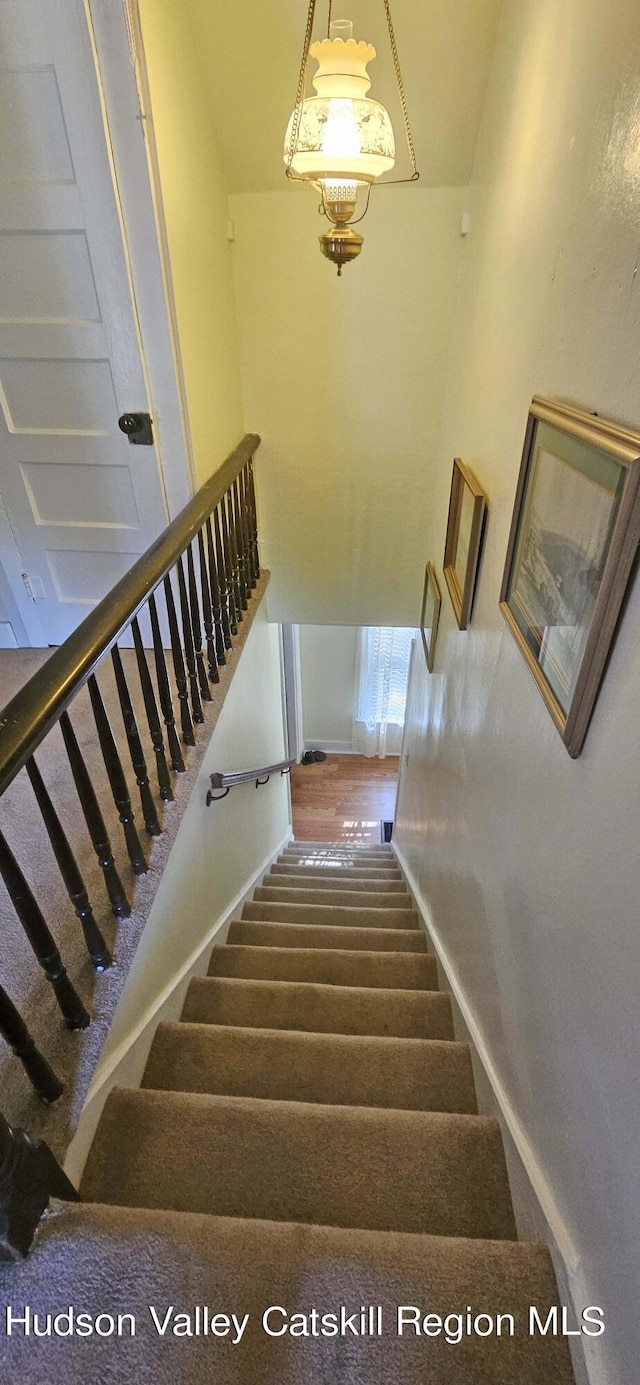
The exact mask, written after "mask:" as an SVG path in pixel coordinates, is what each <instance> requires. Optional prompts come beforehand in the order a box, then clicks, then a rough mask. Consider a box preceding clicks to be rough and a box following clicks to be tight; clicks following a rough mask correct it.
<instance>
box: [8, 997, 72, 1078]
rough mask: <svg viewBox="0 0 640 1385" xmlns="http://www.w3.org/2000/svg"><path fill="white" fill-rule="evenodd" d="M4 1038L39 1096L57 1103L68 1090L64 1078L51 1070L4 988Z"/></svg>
mask: <svg viewBox="0 0 640 1385" xmlns="http://www.w3.org/2000/svg"><path fill="white" fill-rule="evenodd" d="M0 1034H1V1035H2V1038H3V1039H4V1041H5V1043H7V1044H8V1045H9V1047H10V1048H11V1050H12V1052H13V1053H15V1055H16V1058H19V1059H20V1062H21V1063H22V1066H23V1068H24V1070H25V1072H26V1074H27V1077H28V1078H29V1081H30V1082H31V1085H32V1086H33V1087H34V1088H35V1090H36V1092H37V1093H38V1096H40V1097H42V1100H43V1101H47V1102H49V1103H51V1102H53V1101H57V1100H58V1097H59V1096H62V1092H63V1090H64V1088H63V1086H62V1083H61V1081H60V1078H59V1077H56V1074H55V1072H54V1071H53V1068H51V1067H50V1066H49V1064H48V1062H47V1060H46V1058H44V1057H43V1055H42V1054H41V1052H40V1050H39V1049H37V1048H36V1044H35V1039H34V1038H33V1036H32V1035H31V1034H30V1033H29V1030H28V1029H27V1026H26V1024H25V1022H24V1020H23V1018H22V1015H21V1014H20V1012H19V1010H16V1007H15V1005H14V1003H13V1001H12V1000H11V999H10V998H9V996H8V995H7V992H6V991H5V990H4V988H3V987H2V986H0Z"/></svg>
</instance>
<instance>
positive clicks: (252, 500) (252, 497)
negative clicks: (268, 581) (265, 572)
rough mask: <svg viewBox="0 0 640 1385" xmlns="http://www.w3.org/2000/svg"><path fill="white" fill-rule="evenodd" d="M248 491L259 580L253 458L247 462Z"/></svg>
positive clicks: (255, 575) (252, 542) (254, 564)
mask: <svg viewBox="0 0 640 1385" xmlns="http://www.w3.org/2000/svg"><path fill="white" fill-rule="evenodd" d="M246 471H247V493H248V496H249V515H250V522H251V548H252V553H253V575H254V578H255V580H256V582H257V580H258V578H259V576H260V554H259V552H258V511H257V508H256V488H255V482H254V477H253V464H252V462H251V459H249V461H248V462H247V467H246Z"/></svg>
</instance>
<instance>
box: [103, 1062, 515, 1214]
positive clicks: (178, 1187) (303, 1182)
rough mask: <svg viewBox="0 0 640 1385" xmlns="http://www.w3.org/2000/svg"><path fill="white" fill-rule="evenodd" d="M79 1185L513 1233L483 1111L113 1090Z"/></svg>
mask: <svg viewBox="0 0 640 1385" xmlns="http://www.w3.org/2000/svg"><path fill="white" fill-rule="evenodd" d="M115 1150H117V1151H118V1157H117V1158H114V1151H115ZM81 1196H82V1198H83V1199H85V1200H94V1201H96V1202H108V1203H118V1204H120V1205H125V1206H129V1207H164V1208H169V1209H174V1210H175V1211H189V1212H207V1213H210V1214H214V1215H216V1216H238V1217H259V1218H262V1219H266V1220H270V1221H271V1220H274V1221H303V1222H313V1223H315V1224H317V1225H320V1224H323V1225H329V1226H344V1227H362V1228H364V1229H369V1230H386V1231H410V1232H414V1233H415V1232H418V1233H420V1232H424V1233H428V1234H429V1235H436V1236H437V1235H441V1236H465V1237H481V1238H486V1239H497V1240H509V1239H512V1238H515V1235H516V1229H515V1223H514V1218H513V1210H512V1206H511V1197H510V1193H509V1185H508V1180H507V1173H506V1166H505V1160H504V1153H503V1148H502V1139H501V1135H500V1127H499V1124H498V1122H497V1121H495V1120H493V1119H491V1118H489V1117H483V1116H468V1115H442V1114H439V1113H438V1114H436V1113H433V1112H423V1111H419V1112H418V1111H382V1110H379V1109H377V1108H375V1109H374V1108H370V1107H357V1108H356V1107H351V1106H317V1105H311V1104H309V1105H307V1104H305V1103H303V1102H292V1101H257V1100H252V1099H250V1098H246V1097H226V1096H224V1097H221V1096H208V1095H201V1094H196V1093H191V1092H189V1093H185V1092H164V1091H163V1092H158V1091H148V1090H141V1091H128V1090H119V1089H114V1090H113V1091H112V1092H111V1093H110V1094H109V1097H108V1098H107V1102H106V1105H105V1108H104V1111H103V1113H102V1117H101V1120H100V1124H99V1126H98V1131H97V1133H96V1137H95V1139H94V1142H93V1145H92V1147H91V1151H90V1153H89V1158H88V1161H87V1166H86V1169H85V1173H84V1176H83V1179H82V1184H81Z"/></svg>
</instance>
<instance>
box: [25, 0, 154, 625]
mask: <svg viewBox="0 0 640 1385" xmlns="http://www.w3.org/2000/svg"><path fill="white" fill-rule="evenodd" d="M114 3H119V0H114ZM131 411H141V412H144V411H147V412H150V413H151V414H153V408H152V405H151V401H150V399H149V397H148V390H147V386H146V380H145V371H144V364H143V359H142V355H141V347H140V341H139V333H138V329H137V322H136V316H135V311H134V306H133V301H132V295H131V289H130V282H129V272H128V265H127V258H126V255H125V250H124V244H123V233H122V227H121V217H120V209H119V204H118V200H117V195H116V189H115V183H114V177H113V172H112V166H111V160H110V151H109V147H108V141H107V137H106V134H105V126H104V121H103V113H102V106H101V98H100V90H99V85H98V80H97V77H96V68H95V62H94V55H93V50H92V45H91V39H90V34H89V30H88V26H87V21H86V15H85V9H84V5H83V4H82V2H81V0H0V497H1V499H2V501H3V502H4V506H5V509H6V512H7V515H8V518H9V522H10V525H11V529H12V531H13V534H14V536H15V541H16V544H17V546H18V549H19V552H20V556H21V560H22V563H23V566H24V571H25V573H26V574H27V575H28V579H29V583H30V588H31V593H32V595H33V598H34V602H35V611H34V615H35V613H36V612H37V618H38V620H37V622H36V623H35V627H34V628H36V629H37V628H38V627H40V628H41V629H42V631H43V632H44V638H45V640H46V641H47V642H48V643H51V644H59V643H60V642H61V641H62V640H64V639H65V638H66V636H67V635H68V634H69V633H70V631H71V630H73V629H74V628H75V626H76V625H77V624H78V622H79V621H80V620H81V619H83V618H84V616H86V615H87V613H88V611H89V610H90V608H91V606H92V605H93V604H95V602H97V601H99V600H100V598H101V597H102V596H104V595H105V593H106V592H107V591H108V590H109V588H110V587H111V586H112V585H113V583H114V582H116V581H117V580H118V579H119V578H120V577H121V576H122V575H123V573H124V572H126V570H127V569H128V568H129V567H130V566H131V564H132V562H133V561H134V559H135V558H136V556H137V555H139V554H140V553H142V552H144V550H145V548H147V547H148V545H149V544H150V543H151V542H152V540H153V539H154V538H155V537H156V535H157V534H158V533H159V532H160V531H161V530H162V529H163V528H164V526H165V525H166V523H167V518H168V516H167V508H166V501H165V495H164V488H163V483H162V474H161V469H160V464H159V457H158V452H157V448H156V446H151V447H150V446H140V445H132V444H131V443H130V442H129V440H128V438H127V437H126V436H125V435H124V434H123V433H121V432H120V430H119V428H118V418H119V416H120V415H121V414H123V413H127V412H131ZM1 557H2V551H1V532H0V558H1ZM22 595H24V593H22ZM16 599H17V593H16ZM29 634H30V638H31V639H32V642H34V634H33V629H32V630H31V631H30V632H29Z"/></svg>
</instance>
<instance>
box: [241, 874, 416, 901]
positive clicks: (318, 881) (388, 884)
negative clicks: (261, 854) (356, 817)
mask: <svg viewBox="0 0 640 1385" xmlns="http://www.w3.org/2000/svg"><path fill="white" fill-rule="evenodd" d="M262 884H263V885H266V886H267V887H268V888H269V889H276V888H280V889H284V890H328V891H329V893H330V892H331V891H332V890H356V891H357V892H358V893H360V892H361V891H362V890H366V891H367V893H369V892H373V893H375V894H385V895H389V894H392V895H400V896H401V897H402V898H404V896H405V895H406V894H407V890H406V887H405V885H404V882H403V881H402V880H401V879H400V877H399V876H394V877H393V878H392V879H389V880H385V879H380V877H379V876H376V878H375V879H374V880H371V879H369V878H368V877H367V876H366V875H364V876H363V875H356V876H350V877H349V878H348V879H347V878H345V876H344V874H343V873H341V874H340V875H338V876H335V875H331V876H329V875H324V874H323V875H317V874H316V875H311V874H304V873H303V872H302V871H299V872H297V873H295V872H293V871H292V872H291V874H289V875H287V874H285V873H284V872H282V871H278V870H276V869H275V867H274V869H273V870H271V871H269V874H268V875H265V876H264V878H263V881H262ZM409 897H410V896H409ZM392 902H393V901H392Z"/></svg>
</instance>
